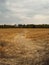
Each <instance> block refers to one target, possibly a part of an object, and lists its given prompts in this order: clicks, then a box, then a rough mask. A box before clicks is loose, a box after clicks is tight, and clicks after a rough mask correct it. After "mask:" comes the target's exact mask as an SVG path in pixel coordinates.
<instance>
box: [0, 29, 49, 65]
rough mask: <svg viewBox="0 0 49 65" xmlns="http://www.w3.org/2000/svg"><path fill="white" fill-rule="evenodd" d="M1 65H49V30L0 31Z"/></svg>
mask: <svg viewBox="0 0 49 65" xmlns="http://www.w3.org/2000/svg"><path fill="white" fill-rule="evenodd" d="M0 65H49V29H45V28H43V29H42V28H40V29H39V28H35V29H32V28H9V29H8V28H7V29H0Z"/></svg>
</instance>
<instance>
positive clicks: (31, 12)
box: [0, 0, 49, 24]
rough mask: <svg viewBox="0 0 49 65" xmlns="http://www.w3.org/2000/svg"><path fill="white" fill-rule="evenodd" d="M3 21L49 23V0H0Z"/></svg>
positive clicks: (0, 14) (12, 22)
mask: <svg viewBox="0 0 49 65" xmlns="http://www.w3.org/2000/svg"><path fill="white" fill-rule="evenodd" d="M2 23H9V24H14V23H17V24H18V23H25V24H27V23H33V24H34V23H36V24H39V23H41V24H42V23H49V0H0V24H2Z"/></svg>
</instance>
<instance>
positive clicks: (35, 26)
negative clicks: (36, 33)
mask: <svg viewBox="0 0 49 65" xmlns="http://www.w3.org/2000/svg"><path fill="white" fill-rule="evenodd" d="M0 28H49V24H40V25H35V24H27V25H25V24H18V25H16V24H14V25H6V24H4V25H0Z"/></svg>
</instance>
